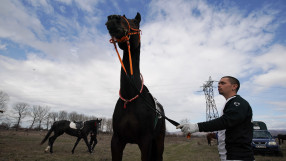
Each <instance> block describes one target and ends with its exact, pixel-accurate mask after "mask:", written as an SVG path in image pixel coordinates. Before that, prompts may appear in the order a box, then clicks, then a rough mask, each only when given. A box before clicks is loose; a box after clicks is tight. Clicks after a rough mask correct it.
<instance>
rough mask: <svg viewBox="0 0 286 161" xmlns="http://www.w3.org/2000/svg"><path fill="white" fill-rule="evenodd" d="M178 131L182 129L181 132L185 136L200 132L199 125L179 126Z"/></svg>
mask: <svg viewBox="0 0 286 161" xmlns="http://www.w3.org/2000/svg"><path fill="white" fill-rule="evenodd" d="M176 128H177V129H181V131H182V132H183V133H184V134H185V135H188V134H189V133H195V132H198V131H199V127H198V124H192V123H191V124H183V125H178V126H177V127H176Z"/></svg>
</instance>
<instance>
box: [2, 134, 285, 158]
mask: <svg viewBox="0 0 286 161" xmlns="http://www.w3.org/2000/svg"><path fill="white" fill-rule="evenodd" d="M45 134H46V132H33V131H31V132H23V131H20V132H16V131H0V161H63V160H64V161H82V160H84V161H90V160H93V161H94V160H95V161H110V160H111V152H110V140H111V136H110V135H103V134H100V135H98V144H97V146H96V147H95V152H94V153H92V154H89V153H88V152H87V147H86V145H85V144H84V142H83V141H81V142H80V143H79V145H78V147H77V148H76V150H75V154H71V150H72V147H73V145H74V142H75V140H76V138H75V137H71V136H69V135H65V134H64V135H63V136H60V137H58V139H57V140H56V141H55V143H54V153H53V154H50V153H44V149H45V148H46V146H47V143H45V144H44V145H42V146H41V145H40V144H39V143H40V142H41V140H42V139H43V137H44V135H45ZM281 149H282V150H283V152H284V154H286V144H285V145H282V146H281ZM255 158H256V160H257V161H281V160H286V159H285V158H283V157H276V156H271V155H266V156H262V155H256V156H255ZM123 160H124V161H137V160H140V151H139V148H138V146H137V145H134V144H127V146H126V148H125V150H124V155H123ZM164 160H165V161H191V160H192V161H218V160H219V157H218V152H217V147H216V146H211V147H210V146H208V145H207V141H206V139H205V138H191V139H186V138H183V137H166V139H165V151H164Z"/></svg>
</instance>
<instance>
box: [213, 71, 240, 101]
mask: <svg viewBox="0 0 286 161" xmlns="http://www.w3.org/2000/svg"><path fill="white" fill-rule="evenodd" d="M239 87H240V83H239V81H238V80H237V79H236V78H234V77H231V76H224V77H222V78H221V79H220V81H219V82H218V91H219V94H221V95H223V96H224V97H225V98H226V99H227V98H229V97H231V96H233V95H236V93H237V91H238V90H239Z"/></svg>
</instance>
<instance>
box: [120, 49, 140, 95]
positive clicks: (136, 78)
mask: <svg viewBox="0 0 286 161" xmlns="http://www.w3.org/2000/svg"><path fill="white" fill-rule="evenodd" d="M131 57H132V66H133V76H131V74H130V64H129V53H128V51H127V50H126V51H124V52H123V63H124V66H125V69H126V71H127V73H128V77H129V78H130V79H128V78H127V77H126V73H125V72H124V70H123V68H121V78H120V92H121V95H122V96H123V97H124V98H126V99H130V98H133V97H134V96H135V95H137V94H138V90H137V89H139V90H140V89H141V85H142V82H141V78H140V46H139V47H138V48H136V49H135V50H131ZM130 80H131V81H133V82H134V83H135V85H136V87H137V89H135V88H134V87H133V86H132V85H131V84H130Z"/></svg>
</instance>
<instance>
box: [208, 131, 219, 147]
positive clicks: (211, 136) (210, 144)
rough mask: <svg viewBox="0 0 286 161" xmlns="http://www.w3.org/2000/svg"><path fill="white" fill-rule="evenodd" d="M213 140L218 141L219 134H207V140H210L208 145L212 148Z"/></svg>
mask: <svg viewBox="0 0 286 161" xmlns="http://www.w3.org/2000/svg"><path fill="white" fill-rule="evenodd" d="M212 139H216V140H217V133H213V132H212V133H208V134H207V140H208V145H209V146H212Z"/></svg>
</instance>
